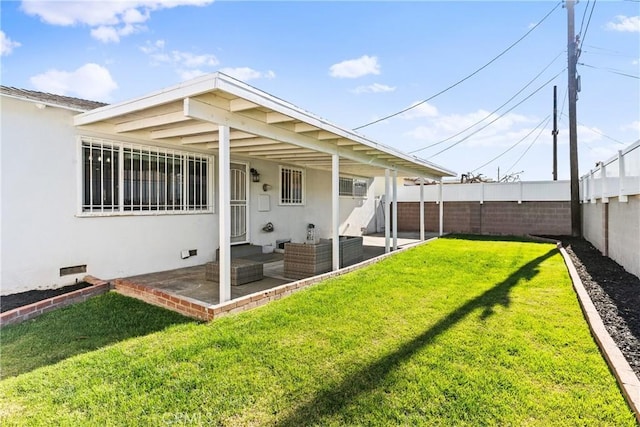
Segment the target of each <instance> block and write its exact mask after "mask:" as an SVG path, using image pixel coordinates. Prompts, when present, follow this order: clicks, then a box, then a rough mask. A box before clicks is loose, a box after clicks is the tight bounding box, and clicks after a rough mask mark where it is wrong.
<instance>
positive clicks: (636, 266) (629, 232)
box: [582, 194, 640, 277]
mask: <svg viewBox="0 0 640 427" xmlns="http://www.w3.org/2000/svg"><path fill="white" fill-rule="evenodd" d="M582 233H583V235H584V238H585V239H587V240H588V241H589V242H591V244H592V245H593V246H595V247H596V248H597V249H598V250H599V251H600V252H602V253H603V254H604V255H607V256H608V257H610V258H611V259H613V260H614V261H616V262H617V263H618V264H620V265H621V266H623V267H624V269H625V270H627V271H628V272H630V273H632V274H635V275H636V276H638V277H640V194H636V195H633V196H628V200H627V201H626V202H619V201H618V198H617V197H611V198H609V201H608V203H602V200H601V199H598V200H597V201H596V203H589V202H586V203H583V204H582Z"/></svg>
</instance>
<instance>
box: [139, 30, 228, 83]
mask: <svg viewBox="0 0 640 427" xmlns="http://www.w3.org/2000/svg"><path fill="white" fill-rule="evenodd" d="M165 45H166V43H165V41H164V40H156V41H155V42H151V41H147V42H146V44H145V45H144V46H140V51H142V52H143V53H145V54H147V55H148V56H149V58H150V59H151V61H152V63H153V64H154V65H160V64H167V65H169V66H171V67H173V69H174V70H175V71H176V73H178V75H179V76H180V78H181V79H182V80H189V79H193V78H195V77H198V76H201V75H203V74H207V73H210V72H211V71H213V70H208V71H207V70H204V69H203V68H207V67H208V68H212V67H215V66H217V65H218V64H219V63H220V61H218V58H216V56H215V55H213V54H209V53H204V54H196V53H193V52H185V51H181V50H172V51H170V52H165V50H164V48H165Z"/></svg>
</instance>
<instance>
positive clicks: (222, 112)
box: [184, 97, 424, 176]
mask: <svg viewBox="0 0 640 427" xmlns="http://www.w3.org/2000/svg"><path fill="white" fill-rule="evenodd" d="M184 114H185V116H188V117H191V118H193V119H197V120H202V121H203V122H209V123H216V124H225V125H227V126H229V127H231V128H234V129H237V130H240V131H243V132H248V133H251V134H254V135H259V136H262V137H265V138H270V139H273V140H275V141H278V142H281V143H288V144H293V145H297V146H299V147H302V148H309V149H312V150H315V151H319V152H322V153H326V154H338V155H339V156H340V157H341V158H346V159H349V160H354V161H356V162H359V163H364V164H367V165H369V166H374V167H378V168H381V169H393V170H398V169H400V170H402V171H403V172H406V173H408V174H410V175H414V176H415V175H418V176H420V175H423V174H424V171H420V170H418V169H414V168H411V167H405V166H399V165H396V164H394V163H392V162H389V161H386V160H382V159H379V158H374V157H371V156H367V155H366V154H364V153H356V152H354V151H353V150H351V149H350V148H346V147H345V146H339V145H338V144H336V143H335V142H333V141H332V140H318V139H315V138H312V137H309V136H306V135H302V134H299V133H296V132H294V131H291V130H288V129H284V128H282V127H279V126H277V125H270V124H268V123H265V122H264V121H260V120H258V119H255V118H252V117H248V116H241V115H238V114H234V113H231V112H230V111H228V110H226V109H224V108H221V107H218V106H215V105H211V104H208V103H206V102H203V101H200V100H198V99H195V98H189V97H187V98H185V99H184Z"/></svg>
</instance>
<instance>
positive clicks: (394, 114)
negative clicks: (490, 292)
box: [353, 1, 562, 130]
mask: <svg viewBox="0 0 640 427" xmlns="http://www.w3.org/2000/svg"><path fill="white" fill-rule="evenodd" d="M561 4H562V2H561V1H560V2H558V3H557V4H556V5H555V6H554V7H553V9H551V10H550V11H549V13H547V14H546V15H545V16H544V17H543V18H542V19H541V20H540V21H539V22H538V23H537V24H535V25H534V26H533V27H531V28H530V29H529V31H527V32H526V33H525V34H524V35H523V36H522V37H520V38H519V39H518V40H516V41H515V42H514V43H512V44H511V45H510V46H509V47H507V48H506V49H505V50H503V51H502V52H500V53H499V54H498V55H497V56H495V57H494V58H493V59H492V60H491V61H489V62H487V63H486V64H484V65H483V66H482V67H480V68H478V69H477V70H475V71H474V72H473V73H471V74H469V75H468V76H466V77H464V78H463V79H461V80H458V81H457V82H456V83H454V84H452V85H451V86H449V87H447V88H446V89H443V90H441V91H440V92H438V93H436V94H435V95H432V96H430V97H429V98H427V99H424V100H422V101H420V102H418V103H416V104H414V105H412V106H410V107H407V108H405V109H402V110H400V111H398V112H395V113H393V114H389V115H388V116H385V117H382V118H379V119H377V120H374V121H372V122H369V123H366V124H364V125H361V126H358V127H355V128H353V129H354V130H358V129H362V128H365V127H367V126H371V125H373V124H376V123H380V122H381V121H384V120H387V119H390V118H392V117H395V116H398V115H400V114H402V113H405V112H407V111H409V110H412V109H414V108H416V107H418V106H420V105H422V104H424V103H426V102H429V101H431V100H432V99H434V98H435V97H437V96H440V95H442V94H443V93H445V92H447V91H449V90H451V89H453V88H454V87H456V86H458V85H459V84H460V83H462V82H464V81H466V80H468V79H470V78H471V77H473V76H475V75H476V74H478V73H479V72H480V71H482V70H484V69H485V68H487V67H488V66H489V65H491V64H493V63H494V62H495V61H497V60H498V58H500V57H501V56H503V55H504V54H505V53H507V52H508V51H510V50H511V49H512V48H513V47H514V46H516V45H517V44H518V43H520V42H521V41H522V40H524V38H525V37H527V36H528V35H529V34H531V32H532V31H533V30H535V29H536V28H538V26H540V24H542V23H543V22H544V21H545V20H546V19H547V18H548V17H549V15H551V14H552V13H553V12H554V11H555V10H556V9H557V8H558V6H560V5H561Z"/></svg>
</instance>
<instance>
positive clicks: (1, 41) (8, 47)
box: [0, 30, 21, 56]
mask: <svg viewBox="0 0 640 427" xmlns="http://www.w3.org/2000/svg"><path fill="white" fill-rule="evenodd" d="M20 46H21V44H20V43H18V42H16V41H13V40H11V39H10V38H9V37H7V35H6V34H5V33H4V31H2V30H0V56H5V55H11V52H13V49H15V48H16V47H20Z"/></svg>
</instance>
